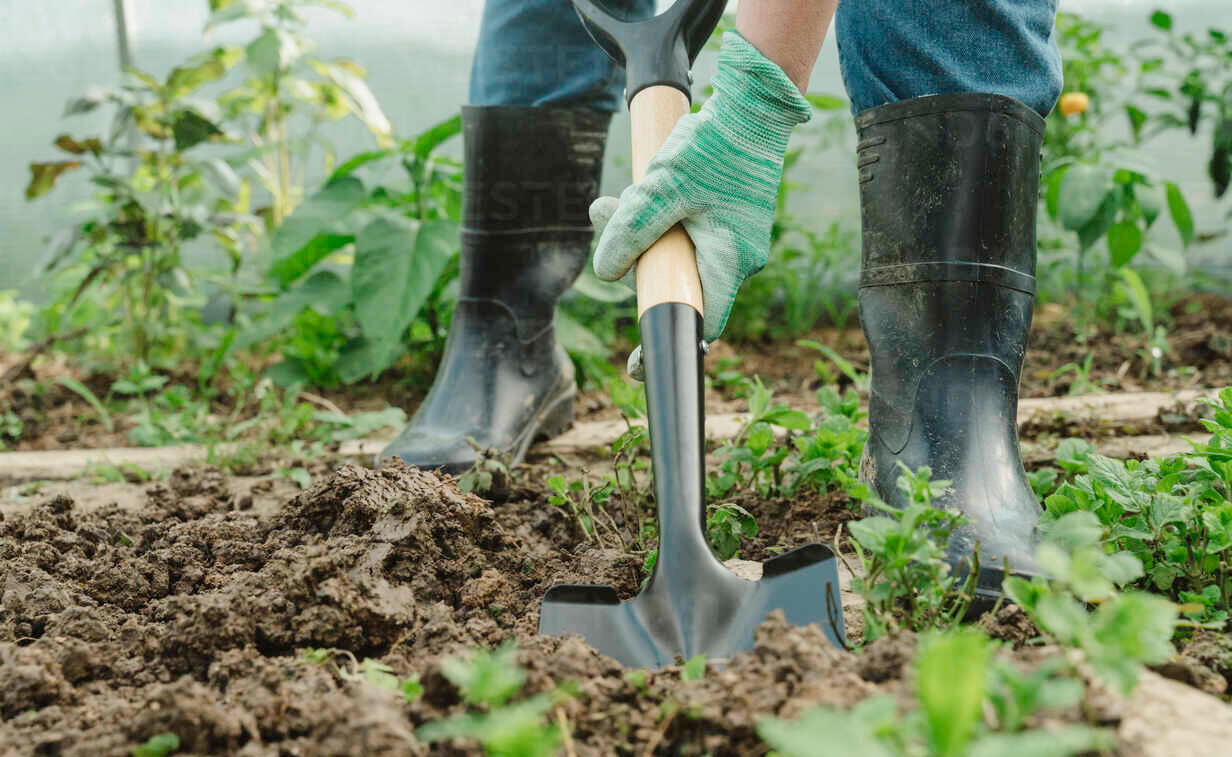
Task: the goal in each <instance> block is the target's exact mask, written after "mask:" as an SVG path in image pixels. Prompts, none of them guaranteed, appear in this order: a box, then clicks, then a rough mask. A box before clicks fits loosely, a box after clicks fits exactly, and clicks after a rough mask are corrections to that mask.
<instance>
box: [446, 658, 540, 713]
mask: <svg viewBox="0 0 1232 757" xmlns="http://www.w3.org/2000/svg"><path fill="white" fill-rule="evenodd" d="M517 657H518V648H517V647H516V646H514V645H513V644H506V645H505V646H502V647H500V648H499V649H497V650H495V651H492V652H489V651H487V650H480V651H477V652H475V653H474V655H473V656H472V657H471V658H470V659H469V660H463V659H460V658H457V657H450V658H448V659H446V660H445V661H444V662H442V663H441V675H443V676H445V678H446V679H448V681H449V682H450V683H452V684H453V685H454V686H457V687H458V689H459V690H460V691H461V692H462V697H463V698H464V699H465V700H466V701H467V702H469V703H471V704H485V705H488V706H489V707H496V706H499V705H503V704H504V703H505V702H508V701H509V698H510V697H512V696H513V695H514V694H516V693H518V691H519V690H520V689H521V688H522V684H523V683H525V682H526V672H525V671H524V670H522V668H521V667H519V666H518V664H517Z"/></svg>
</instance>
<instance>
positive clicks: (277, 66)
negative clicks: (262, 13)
mask: <svg viewBox="0 0 1232 757" xmlns="http://www.w3.org/2000/svg"><path fill="white" fill-rule="evenodd" d="M299 55H300V49H299V44H298V43H297V42H296V41H295V38H294V37H292V36H291V35H290V34H288V33H286V32H283V31H281V30H279V29H272V28H267V29H266V30H265V31H264V32H262V33H261V36H259V37H257V38H256V39H254V40H253V41H252V42H250V43H249V44H248V47H247V48H245V50H244V57H245V59H246V60H247V61H248V65H249V66H251V67H252V69H253V70H254V71H256V72H257V73H258V74H261V75H264V76H273V75H274V74H276V73H278V72H280V71H285V70H286V69H288V68H290V67H291V65H292V64H293V63H295V60H296V59H297V58H298V57H299Z"/></svg>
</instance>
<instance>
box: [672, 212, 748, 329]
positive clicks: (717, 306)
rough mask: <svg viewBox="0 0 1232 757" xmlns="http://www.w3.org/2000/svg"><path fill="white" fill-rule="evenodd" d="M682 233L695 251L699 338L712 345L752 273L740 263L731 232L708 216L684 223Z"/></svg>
mask: <svg viewBox="0 0 1232 757" xmlns="http://www.w3.org/2000/svg"><path fill="white" fill-rule="evenodd" d="M684 229H685V231H686V232H688V234H689V237H690V238H691V239H692V240H693V245H694V246H695V247H696V249H697V273H698V278H700V279H701V282H702V338H703V339H705V340H706V341H707V342H713V341H715V340H717V339H718V338H719V337H720V336H721V335H722V334H723V329H724V328H726V326H727V319H728V317H729V316H730V315H731V310H732V306H733V305H734V304H735V301H736V293H737V292H738V291H740V285H741V284H743V283H744V280H745V279H746V278H748V276H749V275H751V274H752V273H753V272H755V271H751V272H748V271H746V269H747V267H748V263H747V261H743V260H742V259H741V253H740V249H739V243H738V242H737V241H736V235H735V234H734V233H733V232H732V230H731V228H729V227H728V226H726V225H724V224H723V223H721V222H718V221H717V220H716V219H714V218H713V217H712V216H711V214H705V213H703V214H700V215H697V216H693V217H691V218H688V219H685V221H684ZM760 268H761V266H758V267H757V269H756V270H760Z"/></svg>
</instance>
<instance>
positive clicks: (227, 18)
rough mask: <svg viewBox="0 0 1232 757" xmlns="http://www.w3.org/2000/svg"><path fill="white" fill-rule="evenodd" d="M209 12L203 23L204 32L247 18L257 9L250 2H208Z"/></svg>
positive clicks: (213, 0) (235, 0)
mask: <svg viewBox="0 0 1232 757" xmlns="http://www.w3.org/2000/svg"><path fill="white" fill-rule="evenodd" d="M210 10H211V11H212V12H211V13H210V17H209V19H208V20H206V22H205V30H206V31H209V30H210V29H213V28H214V27H215V26H220V25H222V24H225V23H228V22H231V21H238V20H239V19H241V18H248V17H249V16H251V15H253V14H254V13H256V12H257V11H258V10H259V8H258V7H257V6H256V4H255V3H253V2H250V0H238V1H237V0H210Z"/></svg>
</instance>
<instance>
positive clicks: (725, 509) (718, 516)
mask: <svg viewBox="0 0 1232 757" xmlns="http://www.w3.org/2000/svg"><path fill="white" fill-rule="evenodd" d="M706 536H708V537H709V539H710V546H711V548H713V549H714V551H715V554H717V555H718V556H719V559H720V560H730V559H732V558H733V557H736V556H738V555H739V554H740V542H741V541H742V540H743V539H751V538H753V537H755V536H757V519H756V518H754V517H753V514H752V513H750V512H749V511H748V510H745V509H744V508H743V507H741V506H739V505H736V504H731V503H728V504H722V505H710V506H709V507H707V508H706Z"/></svg>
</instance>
